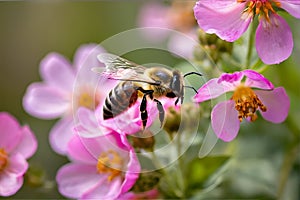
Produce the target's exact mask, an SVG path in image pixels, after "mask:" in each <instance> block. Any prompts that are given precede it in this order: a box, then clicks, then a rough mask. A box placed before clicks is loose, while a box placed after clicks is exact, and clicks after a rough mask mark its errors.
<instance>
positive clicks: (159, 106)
mask: <svg viewBox="0 0 300 200" xmlns="http://www.w3.org/2000/svg"><path fill="white" fill-rule="evenodd" d="M154 101H155V102H156V104H157V110H158V112H159V121H160V128H161V127H162V124H163V122H164V119H165V110H164V107H163V106H162V104H161V102H160V101H158V100H157V99H154Z"/></svg>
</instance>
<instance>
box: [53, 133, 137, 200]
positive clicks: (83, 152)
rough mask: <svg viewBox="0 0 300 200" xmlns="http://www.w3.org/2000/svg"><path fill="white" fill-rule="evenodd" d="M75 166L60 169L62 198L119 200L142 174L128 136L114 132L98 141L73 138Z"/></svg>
mask: <svg viewBox="0 0 300 200" xmlns="http://www.w3.org/2000/svg"><path fill="white" fill-rule="evenodd" d="M68 155H69V157H70V159H71V160H72V162H71V163H70V164H67V165H65V166H63V167H62V168H60V169H59V171H58V173H57V176H56V180H57V183H58V188H59V191H60V193H61V194H63V195H64V196H66V197H69V198H77V199H116V198H117V197H118V196H120V195H121V194H123V193H126V192H127V191H128V190H129V189H130V188H131V187H132V186H133V185H134V183H135V181H136V180H137V178H138V175H139V173H140V171H141V169H140V164H139V162H138V159H137V157H136V154H135V152H134V150H133V148H132V147H131V146H130V144H129V143H128V142H127V139H126V137H125V136H122V135H120V134H118V133H116V132H111V133H110V134H107V135H105V136H100V137H96V138H82V137H80V136H78V135H76V136H74V137H73V138H72V139H71V141H70V142H69V145H68Z"/></svg>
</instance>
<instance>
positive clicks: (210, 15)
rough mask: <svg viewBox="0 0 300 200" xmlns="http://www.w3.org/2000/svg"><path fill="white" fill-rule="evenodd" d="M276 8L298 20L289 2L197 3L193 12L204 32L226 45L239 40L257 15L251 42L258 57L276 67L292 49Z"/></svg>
mask: <svg viewBox="0 0 300 200" xmlns="http://www.w3.org/2000/svg"><path fill="white" fill-rule="evenodd" d="M277 8H282V9H284V10H286V11H287V12H289V13H290V14H291V15H293V16H294V17H296V18H300V3H299V1H290V0H216V1H210V0H200V1H198V2H197V3H196V5H195V7H194V13H195V17H196V19H197V22H198V24H199V26H200V27H201V28H202V29H203V30H204V31H206V32H207V33H215V34H217V35H218V36H219V37H220V38H221V39H223V40H226V41H229V42H233V41H235V40H237V39H238V38H239V37H241V35H242V34H243V33H244V32H245V31H246V30H247V28H248V26H249V24H250V23H251V22H252V20H253V18H254V16H256V15H259V25H258V28H257V30H256V40H255V43H256V44H255V46H256V50H257V53H258V56H259V57H260V58H261V59H262V61H263V62H264V63H266V64H277V63H280V62H282V61H284V60H286V59H287V58H288V57H289V56H290V55H291V53H292V49H293V37H292V32H291V29H290V27H289V25H288V24H287V23H286V21H285V20H284V19H283V18H282V17H280V16H279V15H277V12H276V11H275V10H276V9H277Z"/></svg>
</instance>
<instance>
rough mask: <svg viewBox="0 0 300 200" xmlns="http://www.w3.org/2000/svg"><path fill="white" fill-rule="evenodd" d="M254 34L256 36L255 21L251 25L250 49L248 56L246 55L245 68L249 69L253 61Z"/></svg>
mask: <svg viewBox="0 0 300 200" xmlns="http://www.w3.org/2000/svg"><path fill="white" fill-rule="evenodd" d="M254 36H255V23H253V22H252V23H251V25H250V34H249V41H248V50H247V57H246V64H245V69H248V68H249V66H250V62H251V57H252V50H253V45H254Z"/></svg>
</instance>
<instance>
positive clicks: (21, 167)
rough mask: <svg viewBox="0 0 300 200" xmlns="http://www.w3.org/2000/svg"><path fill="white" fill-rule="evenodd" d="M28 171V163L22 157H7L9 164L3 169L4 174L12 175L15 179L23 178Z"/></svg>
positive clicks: (15, 155)
mask: <svg viewBox="0 0 300 200" xmlns="http://www.w3.org/2000/svg"><path fill="white" fill-rule="evenodd" d="M27 169H28V163H27V161H26V159H25V158H24V156H23V155H22V154H20V153H16V154H13V155H10V156H9V162H8V165H7V167H6V168H5V173H9V174H13V175H14V176H16V177H20V176H23V175H24V174H25V172H26V171H27Z"/></svg>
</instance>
